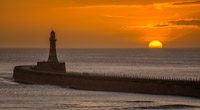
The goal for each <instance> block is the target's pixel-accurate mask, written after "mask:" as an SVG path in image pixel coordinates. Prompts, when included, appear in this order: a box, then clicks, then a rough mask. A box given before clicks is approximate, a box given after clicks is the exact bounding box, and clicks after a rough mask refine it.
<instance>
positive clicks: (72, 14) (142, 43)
mask: <svg viewBox="0 0 200 110" xmlns="http://www.w3.org/2000/svg"><path fill="white" fill-rule="evenodd" d="M52 29H54V30H55V32H56V37H57V39H58V47H60V48H147V47H148V44H149V42H150V41H153V40H159V41H161V42H162V43H163V47H164V48H200V1H192V0H191V1H190V0H173V1H172V0H0V33H1V34H0V39H1V40H0V48H47V47H48V46H49V45H48V43H49V42H48V38H49V33H50V31H51V30H52Z"/></svg>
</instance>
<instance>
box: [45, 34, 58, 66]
mask: <svg viewBox="0 0 200 110" xmlns="http://www.w3.org/2000/svg"><path fill="white" fill-rule="evenodd" d="M49 41H50V50H49V58H48V61H47V62H54V63H58V58H57V55H56V38H55V32H54V31H51V34H50V38H49Z"/></svg>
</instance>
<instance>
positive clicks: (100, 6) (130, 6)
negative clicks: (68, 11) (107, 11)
mask: <svg viewBox="0 0 200 110" xmlns="http://www.w3.org/2000/svg"><path fill="white" fill-rule="evenodd" d="M137 7H141V5H88V6H87V5H85V6H73V7H71V8H137Z"/></svg>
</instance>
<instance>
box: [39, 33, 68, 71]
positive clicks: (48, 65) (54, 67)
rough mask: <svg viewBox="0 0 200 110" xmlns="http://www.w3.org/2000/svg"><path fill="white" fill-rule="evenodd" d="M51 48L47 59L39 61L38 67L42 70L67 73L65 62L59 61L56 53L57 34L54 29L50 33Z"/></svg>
mask: <svg viewBox="0 0 200 110" xmlns="http://www.w3.org/2000/svg"><path fill="white" fill-rule="evenodd" d="M49 41H50V49H49V57H48V60H47V61H44V62H37V66H36V69H37V70H40V71H48V72H54V73H56V74H65V73H66V69H65V62H59V61H58V58H57V54H56V34H55V32H54V31H51V33H50V38H49Z"/></svg>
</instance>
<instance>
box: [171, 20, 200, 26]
mask: <svg viewBox="0 0 200 110" xmlns="http://www.w3.org/2000/svg"><path fill="white" fill-rule="evenodd" d="M169 23H171V24H173V25H194V26H200V19H199V20H177V21H169Z"/></svg>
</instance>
